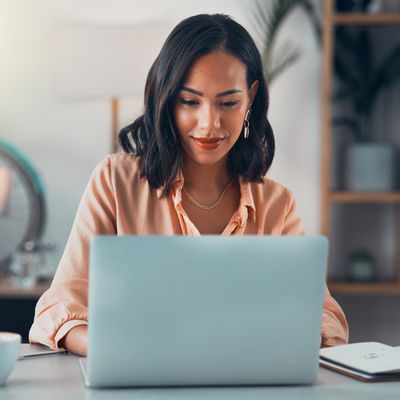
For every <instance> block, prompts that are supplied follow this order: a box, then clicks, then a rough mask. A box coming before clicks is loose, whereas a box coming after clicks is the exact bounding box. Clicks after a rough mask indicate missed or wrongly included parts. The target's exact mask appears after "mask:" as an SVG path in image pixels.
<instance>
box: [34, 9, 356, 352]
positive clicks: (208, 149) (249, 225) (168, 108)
mask: <svg viewBox="0 0 400 400" xmlns="http://www.w3.org/2000/svg"><path fill="white" fill-rule="evenodd" d="M268 103H269V99H268V92H267V88H266V84H265V81H264V79H263V70H262V62H261V58H260V54H259V52H258V50H257V48H256V46H255V44H254V42H253V40H252V39H251V37H250V36H249V34H248V32H247V31H246V30H245V29H244V28H243V27H242V26H241V25H239V24H237V23H236V22H234V21H233V20H232V19H231V18H229V17H227V16H225V15H220V14H217V15H197V16H194V17H191V18H188V19H186V20H184V21H182V22H181V23H180V24H178V25H177V26H176V27H175V29H174V30H173V31H172V32H171V34H170V35H169V37H168V38H167V40H166V42H165V44H164V46H163V48H162V49H161V51H160V54H159V55H158V57H157V59H156V60H155V62H154V64H153V66H152V67H151V69H150V72H149V75H148V78H147V82H146V89H145V100H144V113H143V115H142V116H140V117H139V118H138V119H136V121H135V122H134V123H133V124H132V125H130V126H128V127H127V128H125V129H123V130H122V131H121V133H120V143H121V145H122V147H123V149H124V150H125V153H119V154H113V155H110V156H108V157H106V158H105V160H103V162H101V163H100V164H99V165H98V166H97V167H96V169H95V171H94V172H93V174H92V176H91V179H90V181H89V184H88V186H87V188H86V190H85V193H84V195H83V198H82V200H81V204H80V206H79V209H78V212H77V215H76V218H75V222H74V225H73V227H72V231H71V234H70V237H69V240H68V243H67V246H66V249H65V252H64V254H63V257H62V259H61V261H60V265H59V267H58V270H57V273H56V275H55V277H54V280H53V283H52V285H51V287H50V289H49V290H48V291H47V292H46V293H44V294H43V296H42V297H41V299H40V300H39V302H38V304H37V307H36V315H35V320H34V323H33V326H32V328H31V331H30V340H31V342H39V343H43V344H46V345H48V346H50V347H53V348H57V347H58V346H63V347H66V348H67V349H69V350H70V351H72V352H74V353H78V354H82V355H84V354H86V340H87V288H88V251H89V242H90V240H91V239H92V238H93V237H94V236H95V235H101V234H118V235H134V234H138V235H146V234H155V235H181V234H183V235H199V234H223V235H232V234H235V235H243V234H246V235H247V234H257V235H272V234H273V235H300V234H303V230H302V227H301V222H300V219H299V218H298V217H297V215H296V211H295V202H294V200H293V197H292V195H291V193H290V192H289V191H288V190H287V189H285V188H284V187H282V186H281V185H279V184H278V183H276V182H273V181H272V180H269V179H267V178H265V177H264V175H265V174H266V172H267V170H268V169H269V167H270V165H271V163H272V160H273V157H274V151H275V145H274V136H273V131H272V128H271V126H270V124H269V122H268V119H267V111H268ZM347 340H348V328H347V323H346V319H345V317H344V314H343V312H342V310H341V309H340V307H339V305H338V304H337V303H336V302H335V301H334V300H333V298H332V297H331V296H330V294H329V292H328V290H327V289H326V295H325V302H324V316H323V327H322V333H321V345H322V346H332V345H337V344H342V343H346V342H347Z"/></svg>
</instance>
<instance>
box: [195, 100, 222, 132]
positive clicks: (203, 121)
mask: <svg viewBox="0 0 400 400" xmlns="http://www.w3.org/2000/svg"><path fill="white" fill-rule="evenodd" d="M198 123H199V129H200V131H201V132H204V133H205V134H207V135H209V134H211V133H212V132H213V131H215V130H216V129H219V128H220V127H221V120H220V115H219V112H218V110H217V109H216V108H215V107H214V106H208V105H204V106H203V107H202V109H201V110H200V115H199V121H198Z"/></svg>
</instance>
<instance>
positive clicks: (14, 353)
mask: <svg viewBox="0 0 400 400" xmlns="http://www.w3.org/2000/svg"><path fill="white" fill-rule="evenodd" d="M20 343H21V336H20V335H18V333H11V332H0V386H3V385H4V384H5V383H6V380H7V378H8V376H9V375H10V373H11V371H12V370H13V368H14V365H15V363H16V362H17V359H18V355H19V347H20Z"/></svg>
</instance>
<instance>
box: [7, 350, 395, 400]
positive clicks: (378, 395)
mask: <svg viewBox="0 0 400 400" xmlns="http://www.w3.org/2000/svg"><path fill="white" fill-rule="evenodd" d="M0 398H1V400H11V399H12V400H18V399H24V400H25V399H30V400H39V399H40V400H42V399H57V400H63V399H68V400H69V399H73V400H80V399H85V400H96V399H104V400H113V399H118V400H123V399H130V400H131V399H133V400H134V399H140V400H147V399H149V400H150V399H156V400H162V399H168V400H172V399H177V400H186V399H190V400H197V399H199V400H200V399H201V400H205V399H207V400H208V399H210V400H211V399H212V400H218V399H229V400H236V399H238V400H239V399H240V400H246V399H251V400H257V399H260V400H261V399H263V400H267V399H273V400H279V399H307V400H313V399H318V400H320V399H343V400H346V399H351V400H358V399H360V400H369V399H371V400H377V399H378V400H379V399H384V400H391V399H393V400H394V399H396V400H398V399H399V398H400V382H385V383H364V382H360V381H357V380H354V379H351V378H348V377H346V376H343V375H340V374H336V373H335V372H331V371H329V370H326V369H323V368H320V370H319V377H318V380H317V383H316V384H315V385H314V386H293V387H287V386H286V387H276V386H275V387H242V388H228V387H224V388H170V389H114V390H108V389H107V390H105V389H101V390H94V389H87V388H86V387H85V385H84V383H83V380H82V376H81V371H80V367H79V362H78V357H77V356H73V355H67V354H60V355H51V356H41V357H37V358H32V359H25V360H21V361H18V362H17V365H16V367H15V369H14V371H13V372H12V374H11V376H10V377H9V379H8V381H7V384H6V385H5V386H4V387H0Z"/></svg>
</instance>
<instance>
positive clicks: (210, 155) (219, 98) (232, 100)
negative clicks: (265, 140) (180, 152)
mask: <svg viewBox="0 0 400 400" xmlns="http://www.w3.org/2000/svg"><path fill="white" fill-rule="evenodd" d="M257 86H258V81H255V82H254V83H253V84H252V86H251V88H250V89H249V88H248V86H247V80H246V66H245V65H244V64H242V62H241V61H240V60H239V59H237V58H236V57H234V56H231V55H229V54H227V53H225V52H223V51H214V52H212V53H209V54H207V55H205V56H202V57H200V58H198V59H197V60H195V61H194V62H193V64H192V66H191V68H190V70H189V72H188V75H187V78H186V80H185V82H184V84H183V86H182V87H181V88H180V91H179V93H178V96H177V98H176V101H175V106H174V118H175V123H176V126H177V128H178V131H179V135H180V139H181V143H182V146H183V148H184V150H185V153H186V155H187V156H189V157H190V158H191V159H192V160H193V161H195V162H197V163H199V164H214V163H216V162H217V161H220V160H221V159H223V158H224V157H226V156H227V154H228V152H229V151H230V149H231V148H232V147H233V145H234V144H235V142H236V141H237V140H238V138H239V135H240V133H241V131H242V128H243V121H244V118H245V115H246V111H247V109H248V108H249V107H250V105H251V103H252V100H253V99H254V96H255V94H256V91H257ZM250 130H251V126H250ZM250 134H251V131H250Z"/></svg>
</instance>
